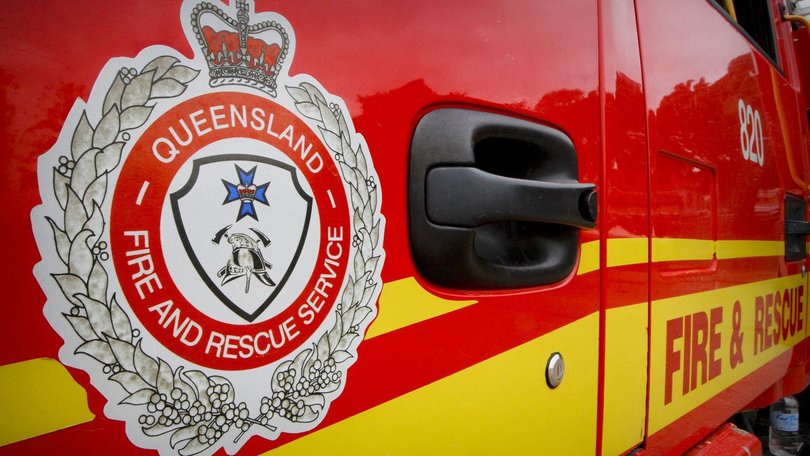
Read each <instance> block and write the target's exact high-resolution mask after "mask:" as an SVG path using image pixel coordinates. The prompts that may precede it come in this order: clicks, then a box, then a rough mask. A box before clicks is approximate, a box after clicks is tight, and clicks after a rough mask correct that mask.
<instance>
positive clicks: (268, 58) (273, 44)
mask: <svg viewBox="0 0 810 456" xmlns="http://www.w3.org/2000/svg"><path fill="white" fill-rule="evenodd" d="M191 27H192V30H193V31H194V34H195V35H196V36H197V41H198V42H199V43H200V47H201V48H202V50H203V54H204V55H205V60H206V61H207V62H208V69H209V74H210V76H211V86H212V87H213V86H220V85H225V84H241V85H248V86H252V87H256V88H258V89H259V90H262V91H264V92H267V93H268V94H270V96H273V97H274V96H276V78H277V77H278V74H279V72H280V71H281V64H282V63H283V62H284V59H285V57H287V50H288V49H289V46H290V38H289V36H288V35H287V31H286V30H284V28H283V27H282V26H281V24H279V23H278V22H275V21H264V22H260V23H258V24H253V25H250V11H249V7H248V3H247V0H236V19H233V18H232V17H230V16H228V15H227V14H225V12H223V11H222V10H221V9H220V8H218V7H217V6H215V5H212V4H211V3H207V2H206V3H201V4H199V5H197V6H195V7H194V10H193V11H192V13H191Z"/></svg>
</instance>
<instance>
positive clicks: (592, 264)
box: [577, 241, 599, 275]
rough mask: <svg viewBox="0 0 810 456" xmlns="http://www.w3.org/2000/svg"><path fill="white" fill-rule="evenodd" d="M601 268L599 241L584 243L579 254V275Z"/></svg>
mask: <svg viewBox="0 0 810 456" xmlns="http://www.w3.org/2000/svg"><path fill="white" fill-rule="evenodd" d="M597 269H599V241H591V242H585V243H583V244H582V247H581V252H580V255H579V269H578V270H577V275H582V274H587V273H589V272H593V271H596V270H597Z"/></svg>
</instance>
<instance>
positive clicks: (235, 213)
mask: <svg viewBox="0 0 810 456" xmlns="http://www.w3.org/2000/svg"><path fill="white" fill-rule="evenodd" d="M169 199H170V201H171V208H172V213H173V215H174V221H175V224H176V226H177V231H178V234H179V236H180V240H181V242H182V244H183V247H184V248H185V251H186V253H187V254H188V256H189V259H190V260H191V263H192V264H193V265H194V268H195V269H196V271H197V273H198V274H199V276H200V278H201V279H202V281H203V282H204V283H205V285H206V286H207V287H208V288H209V289H210V290H211V292H213V294H214V295H215V296H216V297H218V298H219V299H220V300H221V301H222V303H223V304H224V305H225V306H227V307H228V308H229V309H230V310H232V311H233V312H234V313H235V314H237V315H239V316H240V317H241V318H243V319H244V320H246V321H248V322H252V321H254V320H255V319H256V318H257V317H259V315H261V314H262V312H264V310H265V309H267V307H268V306H270V304H271V303H272V302H273V299H274V298H275V297H276V296H277V295H278V294H279V292H280V291H281V289H282V288H283V287H284V285H285V284H286V283H287V280H288V279H289V277H290V274H291V273H292V271H293V270H294V268H295V265H296V262H297V261H298V259H299V257H300V256H301V251H302V249H303V246H304V241H305V239H306V235H307V232H308V230H309V224H310V219H311V214H312V197H311V196H310V195H308V194H307V193H306V191H305V190H304V189H303V188H302V186H301V185H300V182H299V181H298V175H297V172H296V169H295V167H293V166H292V165H288V164H286V163H283V162H280V161H278V160H274V159H271V158H268V157H264V156H259V155H249V154H220V155H214V156H210V157H205V158H200V159H196V160H193V162H192V169H191V174H190V177H189V179H188V182H186V183H185V184H184V185H183V186H182V187H181V188H180V189H179V190H177V191H175V192H174V193H171V194H170V195H169Z"/></svg>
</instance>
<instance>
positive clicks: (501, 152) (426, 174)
mask: <svg viewBox="0 0 810 456" xmlns="http://www.w3.org/2000/svg"><path fill="white" fill-rule="evenodd" d="M408 179H409V184H408V203H409V204H408V211H409V228H410V240H411V249H412V253H413V258H414V264H415V265H416V268H417V269H418V271H419V272H420V274H421V275H422V277H423V278H425V279H426V280H428V281H430V282H433V283H435V284H438V285H441V286H445V287H449V288H457V289H463V290H476V289H512V288H526V287H534V286H539V285H546V284H551V283H555V282H559V281H561V280H563V279H565V278H566V277H568V276H569V275H570V274H571V273H572V272H573V271H574V268H575V267H576V264H577V261H578V259H579V233H580V230H581V229H587V228H593V227H594V226H595V221H596V212H597V206H596V201H597V198H596V191H595V185H594V184H590V183H580V182H578V181H579V179H578V166H577V153H576V149H575V148H574V144H573V142H572V141H571V140H570V139H569V138H568V136H566V135H565V134H564V133H563V132H561V131H560V130H557V129H555V128H552V127H549V126H546V125H541V124H538V123H535V122H530V121H527V120H523V119H517V118H514V117H510V116H505V115H501V114H494V113H489V112H482V111H475V110H470V109H455V108H452V109H437V110H434V111H431V112H429V113H427V114H426V115H425V116H424V117H422V119H421V120H420V121H419V123H418V124H417V126H416V129H415V131H414V135H413V140H412V142H411V156H410V171H409V177H408Z"/></svg>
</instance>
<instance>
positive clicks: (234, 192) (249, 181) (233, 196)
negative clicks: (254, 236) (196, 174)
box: [222, 165, 270, 222]
mask: <svg viewBox="0 0 810 456" xmlns="http://www.w3.org/2000/svg"><path fill="white" fill-rule="evenodd" d="M234 166H235V167H236V174H237V175H238V177H239V183H238V184H232V183H230V182H228V181H226V180H225V179H222V183H223V184H225V190H227V191H228V194H227V195H226V196H225V201H224V202H223V203H222V204H223V205H225V204H228V203H232V202H234V201H236V200H239V201H240V204H239V213H238V214H237V216H236V221H237V222H238V221H239V220H241V219H242V218H243V217H246V216H249V217H253V219H254V220H259V217H258V215H256V208H255V207H254V206H253V202H254V201H258V202H259V203H262V204H264V205H265V206H269V205H270V203H269V202H268V201H267V186H268V185H270V182H269V181H268V182H265V183H264V184H261V185H256V184H254V183H253V179H254V178H255V177H256V167H255V166H254V167H253V168H252V169H251V170H250V171H245V170H243V169H242V168H240V167H239V166H238V165H234Z"/></svg>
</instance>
